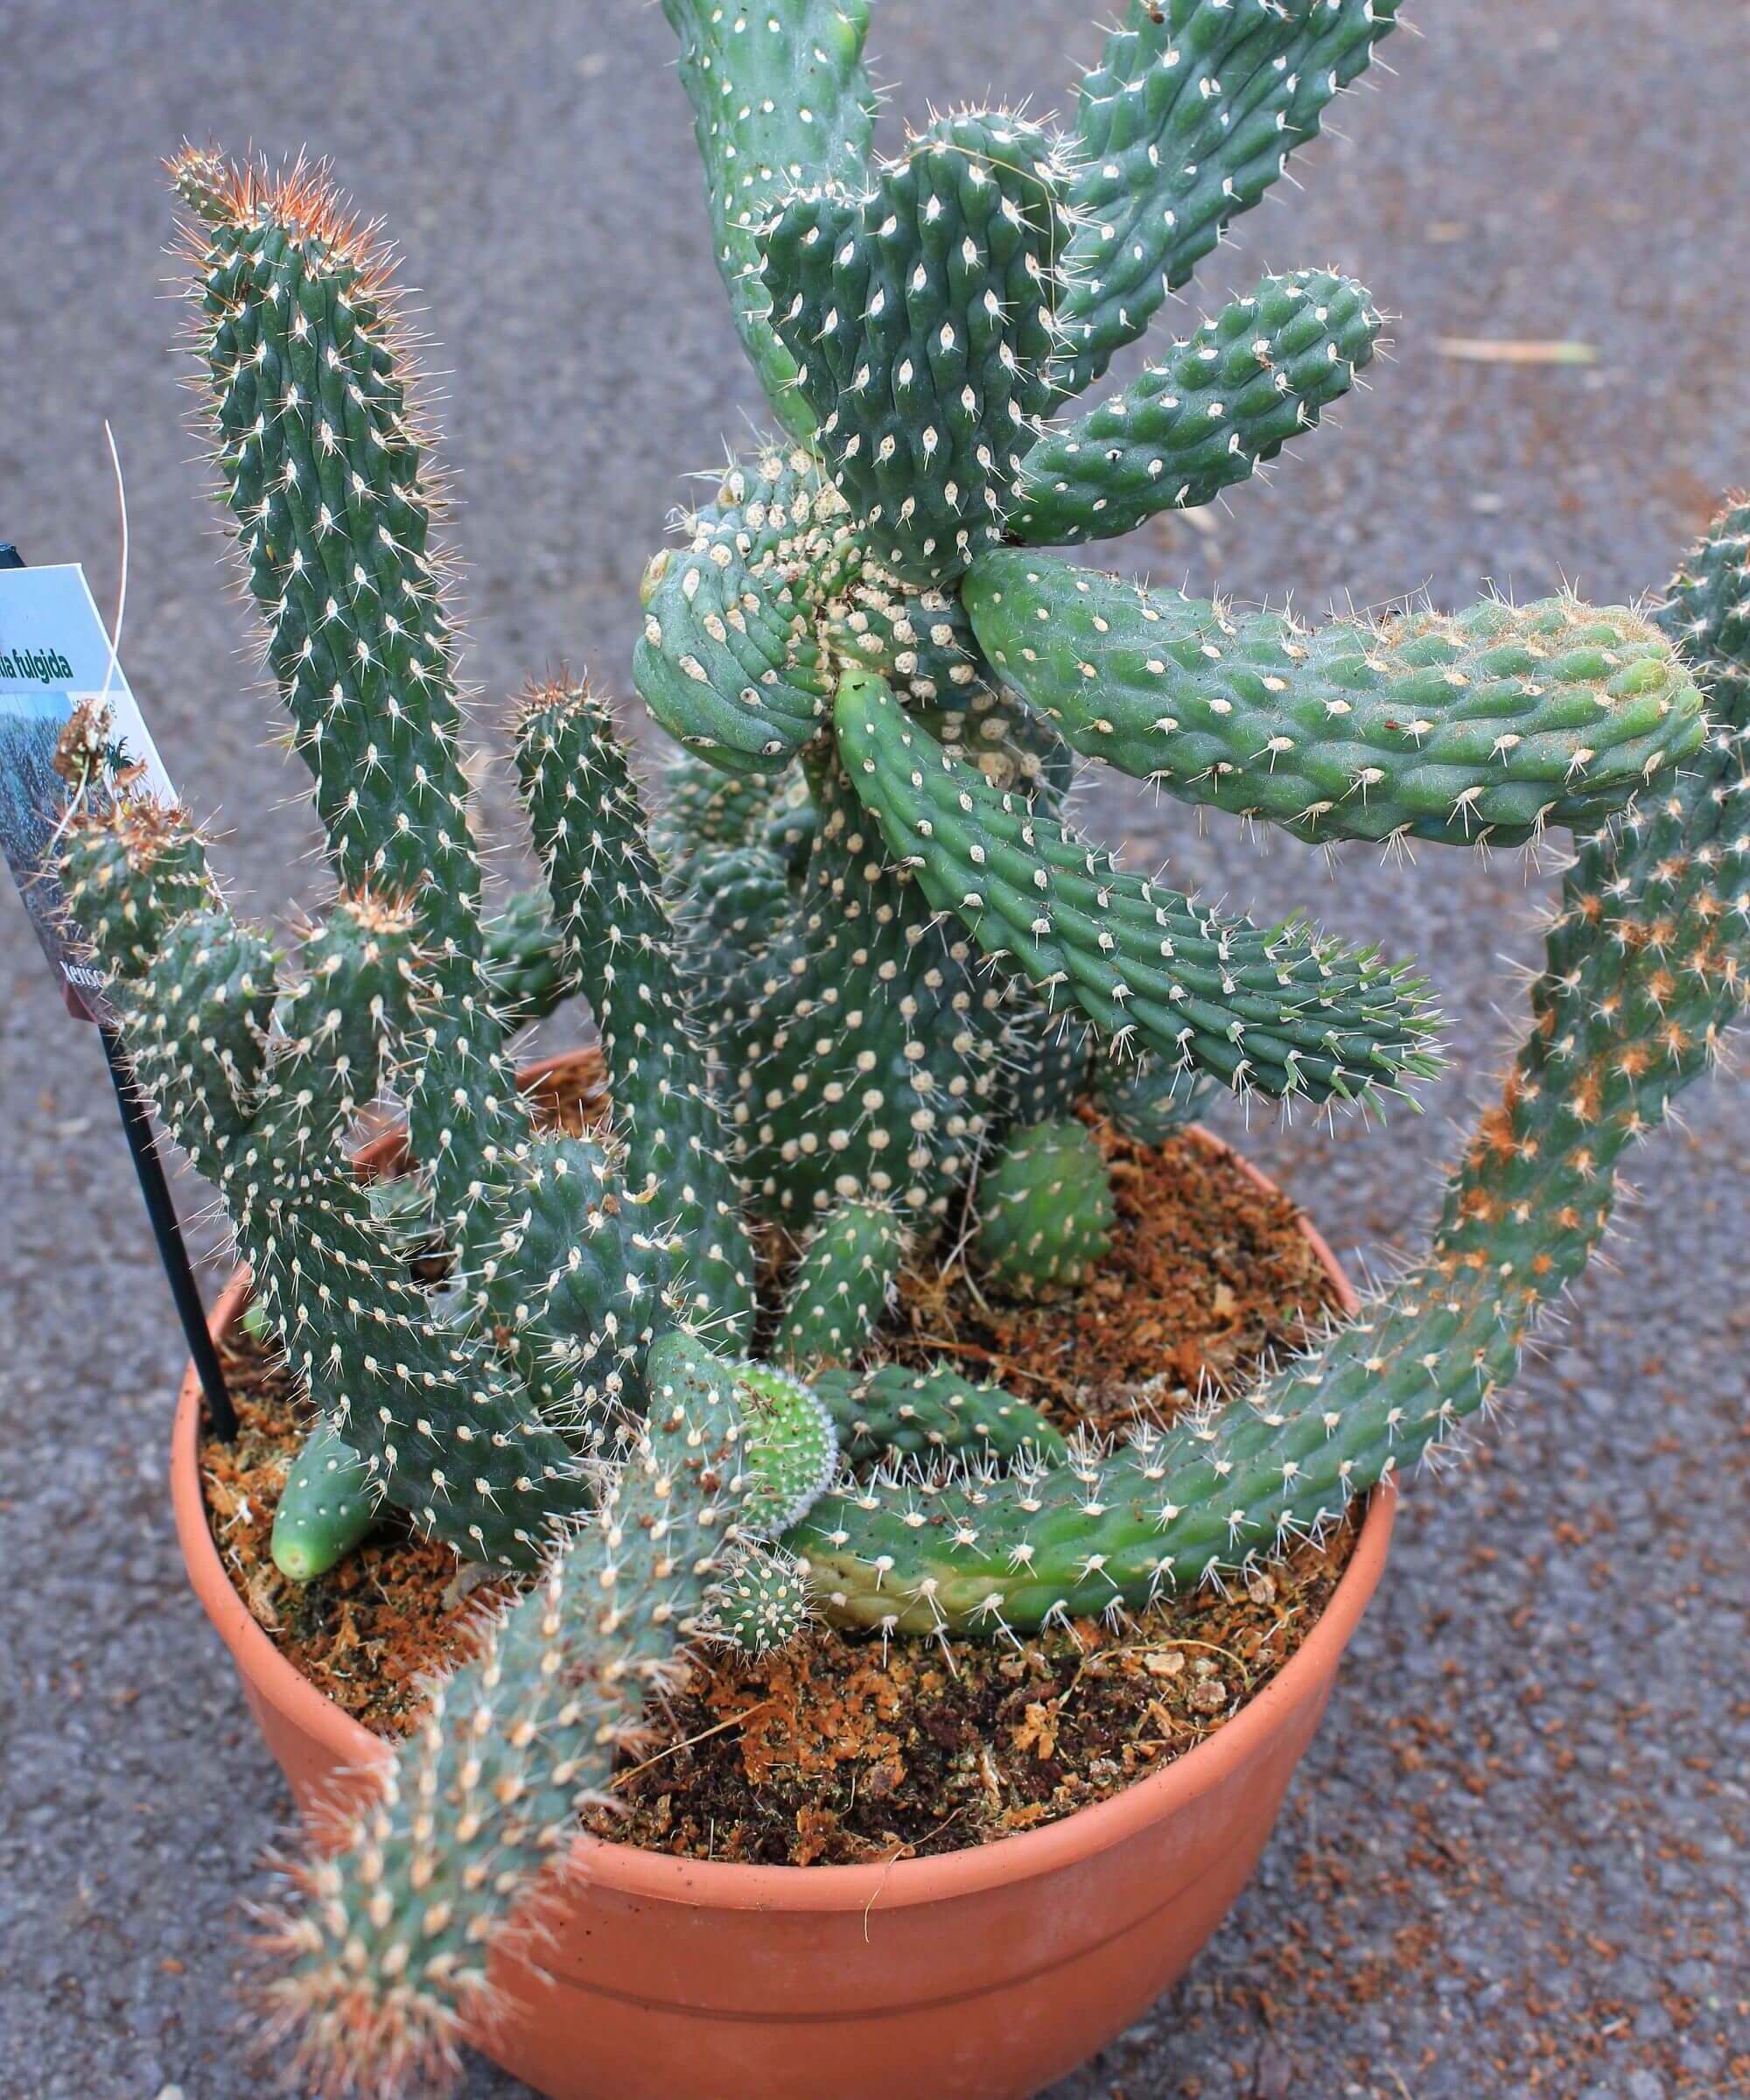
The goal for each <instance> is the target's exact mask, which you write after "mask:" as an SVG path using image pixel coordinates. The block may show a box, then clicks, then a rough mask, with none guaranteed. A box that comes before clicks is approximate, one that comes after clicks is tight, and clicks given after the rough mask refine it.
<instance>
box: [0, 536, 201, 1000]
mask: <svg viewBox="0 0 1750 2100" xmlns="http://www.w3.org/2000/svg"><path fill="white" fill-rule="evenodd" d="M117 796H125V797H134V796H141V797H144V798H145V799H147V800H149V801H152V802H163V803H165V804H166V805H173V804H174V803H175V802H176V799H177V795H176V789H175V788H174V787H172V784H171V779H170V775H169V774H167V773H166V772H165V768H164V762H163V760H161V759H160V758H159V757H158V747H157V746H155V745H154V744H153V742H152V739H151V732H150V731H149V730H148V729H147V727H146V725H145V722H144V719H143V718H142V717H141V714H140V710H139V706H138V704H137V702H136V700H135V698H134V696H133V693H132V691H131V690H130V687H129V684H128V678H127V674H126V673H125V672H124V671H123V669H122V666H121V662H120V661H119V659H118V658H117V657H116V652H115V651H114V649H112V648H110V646H109V631H108V630H107V629H106V628H105V627H104V625H103V622H102V619H101V618H100V617H99V614H98V611H97V606H96V604H95V601H94V600H93V598H92V596H91V587H90V585H89V584H88V583H87V582H86V580H85V571H84V570H83V569H82V568H81V567H80V565H79V564H78V563H76V562H68V563H62V564H61V565H59V566H58V567H52V568H46V569H24V568H20V569H0V847H3V848H4V851H5V855H6V863H7V865H8V866H9V867H10V868H11V871H12V879H13V881H14V882H16V883H17V884H18V894H19V896H20V897H21V898H22V899H23V900H24V905H25V911H26V912H27V913H28V914H30V919H31V924H32V925H33V926H34V927H35V928H36V929H37V938H38V941H40V942H42V946H43V953H44V954H45V956H47V957H48V959H49V963H50V966H51V967H52V969H53V970H54V971H55V972H56V974H57V976H58V977H59V978H60V981H61V985H62V989H63V991H64V994H65V996H66V1003H67V1005H68V1006H69V1007H70V1008H71V1009H72V1010H73V1012H75V1013H77V1014H80V1015H82V1016H83V1017H84V1019H87V1020H97V1019H101V1018H102V993H101V989H100V979H99V977H98V973H97V972H96V971H95V970H93V969H91V968H90V966H89V965H88V963H84V962H81V960H80V958H79V956H78V954H77V952H76V949H75V948H74V947H73V944H71V943H70V942H69V941H68V939H67V936H66V931H65V928H64V925H63V915H62V910H61V898H60V886H59V883H58V882H57V881H56V880H55V878H54V874H53V872H52V871H53V867H54V861H55V857H56V853H57V851H58V850H59V841H60V837H61V835H62V834H63V832H64V831H65V830H66V825H67V823H68V820H69V819H70V818H71V817H72V816H74V815H75V814H76V813H77V812H78V811H79V810H80V809H82V808H89V807H91V806H92V805H93V804H94V803H95V804H97V805H99V806H101V805H102V803H103V802H109V801H113V800H114V799H115V798H116V797H117Z"/></svg>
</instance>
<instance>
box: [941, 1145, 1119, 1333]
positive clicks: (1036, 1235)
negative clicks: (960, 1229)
mask: <svg viewBox="0 0 1750 2100" xmlns="http://www.w3.org/2000/svg"><path fill="white" fill-rule="evenodd" d="M977 1202H978V1229H977V1235H976V1236H975V1237H974V1240H973V1243H972V1252H973V1257H974V1259H975V1260H976V1261H977V1264H978V1266H979V1267H980V1268H981V1269H982V1270H983V1271H984V1278H985V1281H986V1283H987V1284H988V1285H989V1286H990V1287H991V1290H993V1291H995V1292H998V1293H999V1294H1000V1295H1002V1296H1005V1297H1012V1298H1050V1297H1053V1296H1054V1295H1056V1294H1058V1293H1060V1292H1064V1291H1068V1290H1071V1289H1074V1288H1075V1286H1076V1285H1079V1284H1083V1283H1086V1282H1087V1280H1088V1278H1089V1276H1090V1275H1091V1274H1092V1273H1093V1271H1094V1270H1095V1268H1096V1266H1097V1265H1098V1264H1099V1263H1100V1261H1101V1260H1102V1259H1103V1257H1104V1256H1105V1254H1106V1252H1107V1250H1108V1249H1109V1248H1110V1246H1111V1243H1112V1223H1113V1220H1114V1218H1115V1217H1116V1216H1117V1209H1116V1207H1115V1206H1114V1204H1113V1201H1112V1184H1111V1177H1110V1175H1109V1174H1108V1173H1107V1172H1106V1162H1105V1159H1104V1158H1103V1156H1102V1154H1101V1151H1100V1148H1099V1146H1098V1145H1096V1144H1095V1142H1094V1140H1093V1138H1091V1137H1089V1134H1088V1132H1087V1131H1086V1130H1084V1129H1083V1128H1082V1124H1079V1123H1038V1124H1033V1127H1032V1129H1030V1130H1024V1131H1018V1132H1017V1133H1016V1134H1015V1136H1014V1137H1012V1138H1010V1139H1009V1141H1008V1142H1007V1144H1006V1145H1004V1146H1003V1147H1002V1148H1001V1150H1000V1151H999V1152H998V1153H997V1154H996V1155H995V1157H994V1158H993V1159H990V1160H988V1161H987V1162H986V1163H985V1166H984V1170H983V1172H982V1173H980V1175H979V1177H978V1194H977Z"/></svg>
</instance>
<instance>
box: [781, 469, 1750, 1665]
mask: <svg viewBox="0 0 1750 2100" xmlns="http://www.w3.org/2000/svg"><path fill="white" fill-rule="evenodd" d="M1747 526H1750V512H1747V511H1745V510H1743V509H1740V510H1738V511H1735V512H1732V513H1728V514H1727V515H1726V517H1725V518H1724V519H1723V520H1722V521H1720V523H1719V526H1718V527H1717V528H1715V530H1714V532H1713V533H1712V535H1710V537H1709V539H1708V540H1707V541H1706V542H1704V544H1703V545H1702V546H1701V547H1700V548H1699V549H1698V550H1697V551H1696V553H1695V555H1694V556H1692V557H1691V561H1690V562H1689V563H1687V564H1686V566H1685V569H1684V571H1683V573H1682V574H1681V575H1680V577H1679V578H1678V581H1677V584H1676V586H1674V590H1673V593H1672V597H1671V598H1670V603H1669V605H1668V606H1667V608H1666V611H1665V612H1664V613H1663V615H1662V620H1663V624H1664V625H1665V627H1667V629H1668V631H1669V632H1670V633H1672V634H1674V635H1676V636H1677V637H1680V638H1681V642H1682V646H1683V648H1684V652H1685V655H1686V656H1687V658H1688V660H1689V662H1690V663H1691V666H1692V667H1693V668H1694V669H1695V672H1696V674H1697V676H1698V677H1699V679H1700V680H1701V682H1702V683H1703V685H1704V687H1705V690H1707V693H1708V697H1709V701H1710V704H1711V706H1712V710H1713V720H1712V726H1711V728H1710V731H1709V732H1708V738H1707V742H1706V744H1705V747H1704V749H1703V750H1702V751H1701V752H1700V753H1698V754H1697V755H1696V756H1695V757H1694V758H1692V759H1691V760H1689V761H1688V762H1687V763H1686V764H1685V766H1684V767H1683V768H1681V769H1680V770H1679V771H1678V772H1677V774H1676V776H1675V777H1674V778H1673V779H1672V780H1670V781H1669V782H1668V783H1666V784H1665V785H1664V786H1663V788H1661V789H1659V790H1658V791H1657V792H1656V793H1651V794H1649V795H1647V796H1645V797H1643V798H1642V801H1641V802H1639V803H1637V805H1636V806H1635V809H1634V810H1633V812H1632V813H1631V814H1629V815H1628V816H1625V817H1622V818H1621V819H1619V820H1617V821H1616V822H1615V823H1614V824H1613V825H1611V826H1609V827H1607V829H1606V830H1603V831H1601V832H1599V833H1597V834H1595V835H1593V837H1590V838H1588V839H1587V841H1586V843H1585V844H1583V845H1582V847H1581V849H1580V851H1579V855H1578V857H1577V858H1576V861H1575V864H1574V866H1573V868H1572V871H1571V872H1570V874H1569V875H1568V877H1567V879H1566V881H1565V885H1564V892H1563V904H1562V910H1561V913H1560V915H1559V916H1558V920H1557V921H1556V922H1555V924H1554V926H1553V928H1552V930H1551V935H1550V942H1549V955H1548V964H1547V968H1546V970H1545V974H1544V977H1543V978H1542V979H1541V981H1540V982H1539V984H1537V987H1536V989H1535V991H1534V993H1533V998H1532V1012H1533V1024H1532V1028H1531V1031H1530V1034H1529V1036H1528V1037H1527V1039H1526V1041H1525V1043H1524V1045H1523V1047H1522V1048H1521V1050H1520V1053H1519V1055H1518V1057H1517V1059H1516V1062H1515V1064H1514V1067H1513V1069H1512V1071H1511V1073H1510V1075H1509V1080H1508V1083H1507V1088H1506V1091H1505V1093H1504V1095H1503V1096H1502V1099H1501V1101H1500V1102H1499V1103H1498V1104H1497V1105H1496V1106H1495V1108H1494V1109H1492V1110H1490V1111H1489V1113H1488V1115H1487V1116H1486V1117H1484V1118H1483V1121H1482V1123H1481V1126H1480V1128H1479V1130H1478V1131H1477V1133H1476V1135H1475V1137H1474V1139H1473V1140H1472V1143H1471V1145H1470V1146H1469V1148H1468V1150H1467V1153H1466V1156H1465V1159H1464V1161H1463V1163H1462V1164H1461V1166H1460V1168H1459V1169H1458V1171H1457V1172H1456V1173H1454V1175H1453V1179H1452V1181H1451V1183H1450V1185H1449V1187H1448V1191H1447V1196H1446V1207H1445V1209H1444V1212H1443V1215H1442V1217H1441V1221H1440V1224H1439V1229H1438V1231H1437V1232H1436V1235H1435V1237H1434V1243H1433V1246H1432V1250H1431V1252H1430V1255H1429V1257H1428V1259H1427V1260H1426V1261H1425V1263H1423V1264H1421V1265H1420V1266H1419V1267H1418V1269H1416V1270H1415V1271H1412V1272H1411V1275H1409V1276H1408V1277H1407V1278H1405V1279H1404V1281H1403V1282H1402V1283H1401V1284H1400V1285H1397V1287H1396V1288H1395V1289H1394V1290H1392V1291H1391V1292H1389V1293H1387V1294H1386V1295H1385V1296H1384V1297H1383V1299H1380V1300H1378V1301H1376V1304H1375V1305H1373V1306H1371V1307H1369V1309H1368V1311H1367V1312H1366V1313H1364V1314H1363V1315H1362V1318H1361V1319H1360V1320H1357V1321H1356V1322H1355V1323H1354V1324H1353V1325H1351V1326H1348V1327H1344V1328H1342V1329H1341V1330H1339V1331H1338V1332H1336V1333H1334V1334H1333V1335H1332V1336H1331V1337H1330V1338H1329V1339H1328V1340H1327V1341H1326V1342H1324V1343H1323V1344H1322V1345H1321V1346H1320V1347H1319V1348H1316V1349H1315V1350H1313V1352H1312V1353H1311V1355H1308V1356H1306V1357H1305V1358H1302V1359H1299V1360H1297V1361H1295V1362H1290V1363H1289V1364H1287V1365H1285V1367H1284V1368H1283V1369H1281V1370H1280V1371H1278V1373H1276V1374H1275V1375H1274V1376H1271V1377H1270V1378H1268V1379H1266V1381H1265V1382H1264V1384H1263V1386H1262V1387H1261V1388H1260V1389H1259V1390H1258V1391H1257V1393H1256V1394H1255V1395H1253V1396H1252V1397H1250V1398H1246V1399H1240V1400H1235V1401H1230V1402H1229V1403H1228V1404H1226V1405H1224V1406H1222V1407H1221V1408H1219V1409H1217V1410H1215V1411H1213V1412H1212V1413H1211V1414H1210V1415H1209V1416H1208V1418H1203V1419H1201V1420H1194V1421H1193V1422H1191V1423H1189V1424H1181V1425H1177V1426H1175V1428H1173V1430H1171V1431H1169V1432H1166V1433H1165V1434H1162V1433H1160V1432H1152V1431H1147V1430H1145V1431H1143V1432H1138V1436H1137V1438H1136V1439H1135V1440H1134V1441H1133V1442H1132V1443H1131V1445H1130V1446H1128V1447H1126V1448H1124V1449H1122V1450H1120V1451H1119V1452H1118V1453H1116V1454H1114V1455H1111V1456H1101V1455H1099V1454H1093V1453H1083V1454H1082V1456H1081V1457H1080V1458H1079V1459H1078V1460H1076V1461H1075V1462H1074V1463H1072V1465H1071V1466H1070V1467H1068V1468H1067V1469H1063V1470H1061V1471H1059V1472H1056V1473H1052V1474H1012V1475H1010V1476H1008V1477H999V1476H996V1475H989V1476H986V1477H978V1476H976V1475H973V1476H968V1475H965V1474H962V1475H960V1476H958V1477H951V1476H949V1477H944V1476H942V1475H940V1474H915V1475H913V1476H910V1477H907V1476H905V1475H903V1474H890V1475H889V1476H888V1477H886V1478H885V1479H882V1480H878V1481H874V1482H872V1483H869V1484H866V1485H865V1486H863V1487H861V1488H853V1489H851V1490H848V1491H847V1492H846V1493H844V1495H840V1496H838V1497H836V1498H831V1499H830V1500H828V1501H827V1502H823V1503H821V1504H819V1505H817V1506H816V1509H814V1510H813V1511H812V1512H811V1513H810V1515H809V1517H808V1519H807V1520H805V1522H804V1523H803V1524H802V1525H801V1526H800V1527H798V1529H797V1530H796V1532H795V1534H794V1535H793V1537H792V1540H791V1543H792V1544H794V1545H795V1548H796V1549H797V1551H799V1552H800V1553H802V1555H803V1556H804V1558H806V1560H807V1561H808V1563H809V1568H810V1571H811V1580H812V1582H813V1584H814V1586H815V1588H816V1594H817V1595H819V1596H820V1597H821V1598H822V1600H823V1603H824V1606H825V1608H826V1609H827V1610H828V1611H829V1612H830V1614H832V1615H834V1616H836V1617H838V1618H841V1619H843V1620H844V1621H846V1622H847V1623H851V1624H859V1625H877V1626H889V1627H895V1628H900V1627H904V1628H914V1629H919V1630H928V1629H931V1628H941V1627H943V1626H946V1627H950V1628H956V1629H962V1630H973V1629H977V1628H979V1627H981V1626H982V1627H996V1626H999V1625H1003V1624H1007V1625H1010V1626H1015V1627H1030V1626H1038V1625H1040V1624H1042V1623H1044V1622H1045V1621H1047V1619H1049V1618H1054V1617H1061V1616H1063V1615H1065V1614H1075V1613H1083V1612H1094V1611H1100V1610H1103V1609H1105V1608H1107V1607H1112V1606H1120V1605H1121V1606H1129V1607H1134V1606H1137V1605H1140V1604H1143V1603H1145V1602H1146V1601H1147V1600H1149V1599H1150V1598H1151V1597H1152V1596H1153V1595H1154V1594H1156V1593H1157V1592H1158V1591H1159V1588H1160V1587H1161V1586H1163V1585H1171V1584H1179V1583H1185V1582H1198V1581H1203V1580H1206V1579H1214V1578H1215V1577H1216V1576H1217V1575H1219V1573H1220V1572H1222V1571H1223V1570H1227V1569H1232V1568H1236V1567H1240V1566H1243V1565H1245V1564H1246V1563H1247V1562H1248V1561H1249V1560H1250V1559H1252V1558H1262V1557H1268V1556H1270V1555H1271V1554H1272V1553H1274V1552H1277V1551H1279V1550H1280V1549H1281V1548H1282V1547H1283V1546H1284V1545H1285V1544H1286V1543H1287V1542H1289V1541H1290V1540H1292V1539H1293V1538H1294V1537H1299V1536H1301V1535H1303V1534H1306V1533H1308V1532H1313V1531H1316V1530H1318V1529H1320V1527H1321V1526H1323V1525H1326V1524H1328V1523H1331V1522H1332V1521H1333V1520H1334V1519H1335V1518H1336V1517H1338V1516H1341V1514H1342V1512H1343V1511H1344V1509H1347V1508H1348V1504H1349V1503H1350V1502H1351V1501H1352V1500H1353V1498H1354V1497H1355V1495H1359V1494H1362V1493H1363V1492H1365V1491H1366V1490H1367V1489H1368V1488H1371V1487H1373V1486H1375V1485H1376V1484H1377V1483H1378V1482H1380V1481H1383V1480H1387V1479H1389V1478H1390V1477H1391V1476H1393V1475H1394V1474H1398V1473H1401V1472H1402V1471H1403V1470H1404V1469H1405V1468H1406V1467H1409V1466H1410V1465H1411V1464H1412V1463H1413V1462H1414V1461H1415V1460H1417V1459H1418V1458H1419V1457H1420V1456H1421V1455H1422V1453H1424V1452H1425V1451H1427V1450H1429V1449H1430V1448H1431V1447H1432V1446H1438V1445H1440V1444H1443V1443H1446V1441H1448V1440H1449V1439H1452V1438H1453V1436H1454V1435H1455V1434H1456V1433H1457V1432H1458V1431H1459V1429H1460V1425H1461V1424H1462V1423H1463V1422H1464V1421H1465V1420H1466V1419H1467V1418H1469V1417H1471V1416H1473V1415H1474V1414H1475V1413H1476V1412H1477V1411H1479V1410H1480V1409H1481V1408H1483V1407H1484V1406H1485V1405H1486V1404H1488V1402H1489V1401H1490V1400H1491V1399H1493V1398H1495V1397H1496V1396H1497V1395H1499V1394H1500V1393H1501V1392H1502V1390H1504V1388H1505V1387H1506V1386H1507V1385H1508V1383H1509V1382H1510V1381H1511V1379H1512V1377H1513V1376H1514V1374H1515V1372H1516V1369H1517V1366H1518V1363H1519V1359H1520V1356H1521V1354H1522V1352H1523V1348H1524V1345H1525V1343H1526V1341H1527V1340H1528V1339H1529V1337H1530V1334H1531V1333H1532V1331H1533V1329H1534V1328H1535V1327H1536V1325H1537V1320H1538V1318H1539V1316H1540V1314H1541V1313H1543V1312H1544V1310H1545V1308H1547V1307H1548V1306H1550V1305H1551V1302H1552V1301H1553V1300H1554V1299H1556V1298H1557V1297H1558V1295H1559V1294H1560V1293H1561V1292H1563V1291H1564V1290H1565V1288H1566V1287H1567V1286H1568V1285H1570V1284H1571V1283H1572V1281H1573V1279H1574V1278H1576V1277H1577V1276H1578V1275H1579V1272H1580V1271H1581V1270H1582V1269H1583V1268H1584V1267H1585V1265H1586V1259H1587V1257H1588V1256H1589V1255H1590V1253H1591V1251H1592V1250H1593V1248H1594V1247H1595V1246H1596V1245H1597V1243H1598V1241H1599V1239H1600V1236H1601V1235H1602V1233H1603V1232H1604V1230H1605V1228H1606V1225H1607V1222H1608V1220H1609V1216H1610V1213H1611V1208H1612V1200H1613V1197H1614V1187H1615V1177H1616V1169H1617V1165H1618V1162H1619V1160H1620V1159H1621V1155H1622V1153H1623V1152H1624V1151H1625V1150H1626V1149H1627V1148H1628V1147H1629V1146H1630V1145H1634V1144H1635V1143H1637V1142H1638V1141H1639V1140H1640V1139H1642V1138H1644V1137H1646V1136H1647V1135H1649V1133H1650V1132H1651V1131H1653V1130H1655V1129H1656V1127H1657V1126H1658V1124H1659V1123H1660V1122H1661V1121H1662V1120H1663V1117H1664V1115H1665V1112H1666V1110H1667V1109H1668V1107H1669V1105H1670V1102H1671V1101H1672V1099H1673V1098H1674V1096H1676V1095H1677V1093H1678V1092H1679V1091H1680V1090H1681V1089H1682V1088H1684V1086H1686V1085H1687V1084H1688V1083H1689V1082H1691V1080H1692V1079H1694V1078H1696V1077H1698V1075H1701V1074H1702V1073H1704V1072H1705V1071H1706V1070H1707V1069H1709V1068H1710V1067H1711V1066H1712V1064H1713V1062H1714V1061H1715V1059H1716V1057H1717V1055H1718V1053H1719V1045H1720V1040H1721V1037H1722V1034H1723V1033H1724V1032H1725V1030H1726V1028H1727V1027H1728V1026H1730V1025H1731V1024H1732V1023H1733V1021H1734V1020H1736V1019H1739V1018H1740V1016H1741V1013H1742V1009H1743V1005H1744V1002H1745V998H1746V993H1747V990H1750V675H1747V674H1750V568H1747V563H1746V555H1747V551H1750V533H1747Z"/></svg>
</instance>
